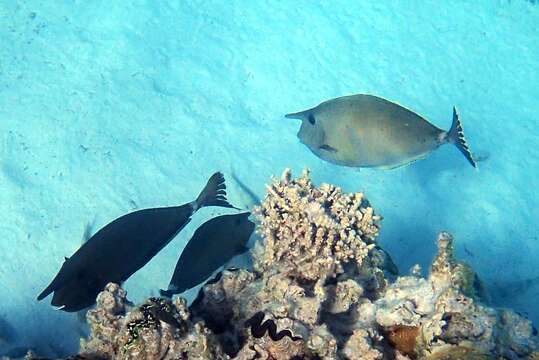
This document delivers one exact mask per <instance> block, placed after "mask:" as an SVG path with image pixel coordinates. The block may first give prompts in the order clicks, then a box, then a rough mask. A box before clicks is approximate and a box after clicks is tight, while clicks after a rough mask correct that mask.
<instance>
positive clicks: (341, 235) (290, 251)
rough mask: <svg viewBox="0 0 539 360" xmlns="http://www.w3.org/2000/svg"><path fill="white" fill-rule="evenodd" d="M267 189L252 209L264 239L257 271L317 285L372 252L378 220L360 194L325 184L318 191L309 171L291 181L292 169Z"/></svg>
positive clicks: (256, 261)
mask: <svg viewBox="0 0 539 360" xmlns="http://www.w3.org/2000/svg"><path fill="white" fill-rule="evenodd" d="M267 190H268V195H267V196H266V198H265V199H264V201H263V203H262V204H261V206H260V207H258V208H256V210H255V214H256V215H257V216H258V219H259V221H260V227H259V232H260V233H261V235H262V238H263V241H262V242H261V243H259V245H258V246H257V248H256V252H255V254H256V255H255V263H254V265H255V270H256V271H258V272H264V271H267V270H269V269H275V268H276V267H278V268H279V269H280V272H283V270H288V271H291V272H293V273H294V275H296V276H297V277H298V278H299V279H306V280H311V281H315V280H318V279H320V278H323V277H325V276H327V275H328V274H331V275H335V274H337V273H342V272H343V270H342V265H343V263H349V262H353V263H355V264H357V265H361V263H362V261H363V259H365V258H366V257H367V256H368V253H369V250H371V249H373V248H374V246H375V245H374V239H375V238H376V236H377V235H378V221H379V220H380V217H379V216H377V215H374V211H373V209H372V208H371V207H370V205H369V203H368V201H367V200H366V199H365V198H364V196H363V194H362V193H354V194H344V193H342V191H341V189H340V188H338V187H335V186H333V185H329V184H323V185H322V186H320V187H319V188H316V187H315V186H314V185H313V184H312V182H311V180H310V178H309V173H308V172H307V171H305V172H304V173H303V175H302V176H301V177H300V178H298V179H292V178H291V173H290V170H286V171H285V172H284V173H283V175H282V176H281V179H280V181H273V183H272V184H271V185H269V186H268V187H267ZM277 263H278V264H279V265H277Z"/></svg>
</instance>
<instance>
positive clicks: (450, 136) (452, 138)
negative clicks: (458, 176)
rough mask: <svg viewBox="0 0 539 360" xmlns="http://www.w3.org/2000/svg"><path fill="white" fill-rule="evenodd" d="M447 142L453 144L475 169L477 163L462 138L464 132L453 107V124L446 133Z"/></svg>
mask: <svg viewBox="0 0 539 360" xmlns="http://www.w3.org/2000/svg"><path fill="white" fill-rule="evenodd" d="M447 140H448V141H449V142H450V143H452V144H454V145H455V146H456V147H457V149H459V151H460V152H461V153H462V154H463V155H464V157H465V158H466V160H468V162H469V163H470V164H471V165H472V166H473V167H474V168H477V163H476V162H475V160H474V158H473V156H472V152H471V151H470V148H469V147H468V144H467V143H466V139H465V138H464V130H462V123H461V122H460V117H459V114H458V113H457V109H456V108H455V107H453V123H452V124H451V129H449V131H448V133H447Z"/></svg>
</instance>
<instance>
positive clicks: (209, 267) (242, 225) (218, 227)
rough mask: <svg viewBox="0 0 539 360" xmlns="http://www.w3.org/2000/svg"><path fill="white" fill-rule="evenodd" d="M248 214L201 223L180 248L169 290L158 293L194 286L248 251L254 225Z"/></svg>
mask: <svg viewBox="0 0 539 360" xmlns="http://www.w3.org/2000/svg"><path fill="white" fill-rule="evenodd" d="M249 215H250V213H249V212H245V213H241V214H233V215H222V216H218V217H215V218H213V219H211V220H209V221H207V222H205V223H204V224H202V225H201V226H200V227H199V228H198V229H197V230H196V231H195V233H194V234H193V237H192V238H191V239H190V240H189V242H188V243H187V245H186V246H185V248H184V249H183V251H182V253H181V255H180V258H179V259H178V262H177V264H176V268H175V269H174V274H173V275H172V279H171V280H170V284H169V286H168V289H167V290H161V295H162V296H167V297H170V296H172V295H174V294H180V293H182V292H184V291H185V290H188V289H191V288H193V287H195V286H197V285H198V284H200V283H201V282H203V281H204V280H206V279H207V278H208V277H209V276H210V275H211V274H213V272H214V271H215V270H217V269H219V268H220V267H221V266H223V265H224V264H226V263H227V262H228V261H229V260H230V259H232V258H233V257H234V256H236V255H239V254H241V253H243V252H245V251H247V250H248V248H247V246H246V245H247V242H248V241H249V238H250V237H251V234H252V233H253V231H254V228H255V224H254V223H253V222H252V221H250V220H249Z"/></svg>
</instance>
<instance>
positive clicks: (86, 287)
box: [38, 173, 232, 311]
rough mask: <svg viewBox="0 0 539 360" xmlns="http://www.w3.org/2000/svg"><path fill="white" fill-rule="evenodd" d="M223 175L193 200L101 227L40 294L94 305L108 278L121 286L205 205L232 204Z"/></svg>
mask: <svg viewBox="0 0 539 360" xmlns="http://www.w3.org/2000/svg"><path fill="white" fill-rule="evenodd" d="M225 188H226V187H225V183H224V178H223V176H222V174H221V173H215V174H214V175H213V176H212V177H211V178H210V179H209V180H208V183H207V184H206V187H205V188H204V189H203V190H202V192H201V193H200V195H199V197H198V198H197V200H196V201H193V202H190V203H187V204H184V205H181V206H171V207H162V208H151V209H144V210H138V211H135V212H132V213H129V214H126V215H123V216H121V217H119V218H117V219H116V220H114V221H112V222H111V223H109V224H107V225H105V226H104V227H103V228H101V229H100V230H99V231H97V232H96V233H95V234H94V235H93V236H91V237H90V238H89V239H88V241H86V242H85V243H84V244H83V245H82V246H81V247H80V248H79V249H78V250H77V251H76V252H75V253H74V254H73V255H72V256H71V257H69V258H66V259H65V261H64V263H63V264H62V267H61V269H60V271H59V272H58V274H57V275H56V277H55V278H54V279H53V280H52V282H51V284H50V285H49V286H48V287H47V288H46V289H45V290H43V292H42V293H41V294H40V295H39V296H38V300H42V299H44V298H45V297H47V296H48V295H49V294H50V293H52V292H54V295H53V298H52V302H51V304H52V305H54V306H57V307H61V309H62V310H65V311H78V310H81V309H84V308H86V307H88V306H91V305H93V304H94V303H95V299H96V296H97V294H98V293H99V292H100V291H102V290H103V288H104V287H105V285H106V284H107V283H109V282H115V283H119V284H121V283H122V282H124V281H125V280H127V279H128V278H129V277H130V276H131V275H133V274H134V273H135V272H136V271H137V270H139V269H140V268H142V267H143V266H144V265H145V264H146V263H148V262H149V261H150V260H151V259H152V258H153V257H154V256H155V255H156V254H157V253H158V252H159V251H160V250H161V249H163V247H165V246H166V245H167V244H168V243H169V242H170V241H171V240H172V239H173V238H174V237H175V236H176V234H178V232H180V231H181V230H182V229H183V228H184V227H185V225H187V224H188V223H189V221H190V220H191V215H193V213H194V212H196V211H197V210H198V209H199V208H201V207H204V206H222V207H232V206H231V205H230V204H229V203H228V202H227V200H226V191H225Z"/></svg>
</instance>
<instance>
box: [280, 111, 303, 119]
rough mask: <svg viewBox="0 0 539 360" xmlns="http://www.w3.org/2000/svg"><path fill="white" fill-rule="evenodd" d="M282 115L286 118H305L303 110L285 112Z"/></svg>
mask: <svg viewBox="0 0 539 360" xmlns="http://www.w3.org/2000/svg"><path fill="white" fill-rule="evenodd" d="M284 117H285V118H287V119H298V120H305V111H300V112H297V113H290V114H286V115H285V116H284Z"/></svg>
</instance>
